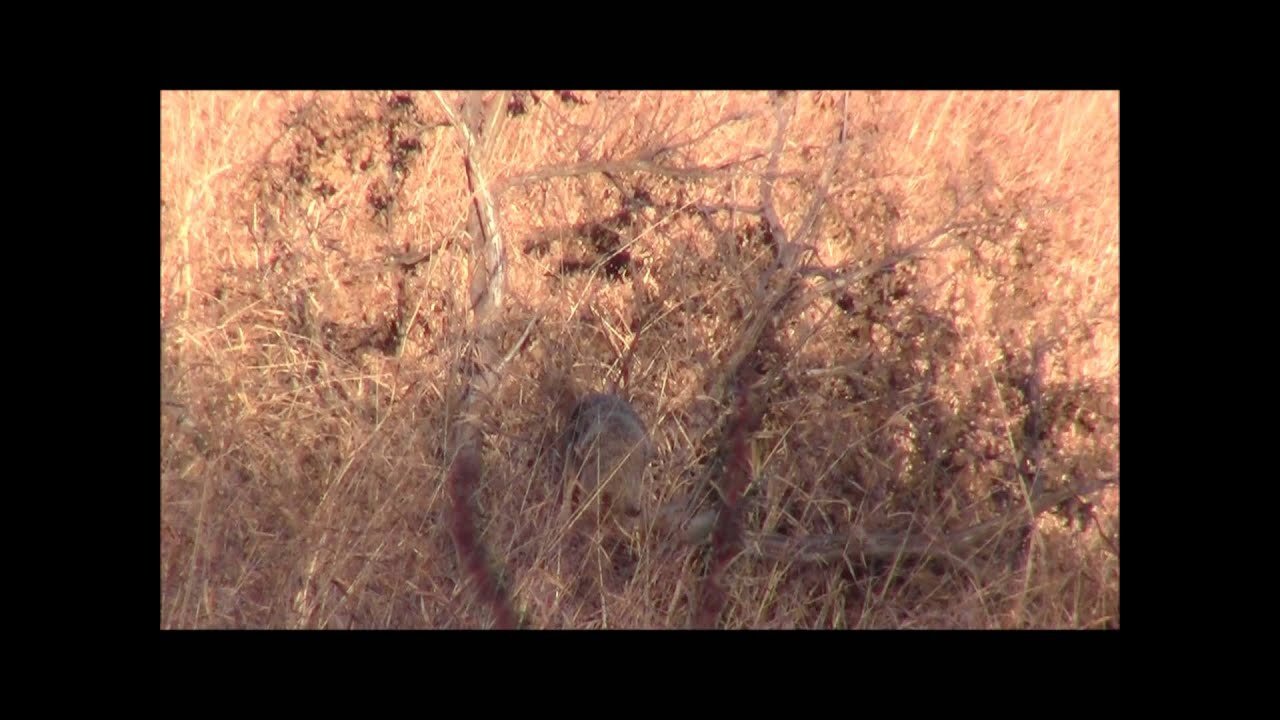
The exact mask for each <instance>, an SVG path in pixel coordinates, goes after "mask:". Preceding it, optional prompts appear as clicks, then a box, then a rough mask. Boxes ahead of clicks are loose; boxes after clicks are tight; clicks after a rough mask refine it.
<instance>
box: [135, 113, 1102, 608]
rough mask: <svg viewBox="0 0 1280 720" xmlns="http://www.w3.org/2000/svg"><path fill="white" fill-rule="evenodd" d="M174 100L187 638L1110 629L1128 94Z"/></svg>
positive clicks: (172, 218) (171, 133)
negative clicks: (587, 406)
mask: <svg viewBox="0 0 1280 720" xmlns="http://www.w3.org/2000/svg"><path fill="white" fill-rule="evenodd" d="M161 112H162V116H161V121H162V138H161V140H162V166H161V179H162V184H161V188H162V197H161V201H162V203H161V233H162V235H161V252H162V262H161V329H162V383H161V384H162V397H161V507H162V513H161V542H160V551H161V557H160V572H161V625H162V627H202V628H210V627H289V628H345V627H361V628H417V627H431V628H450V627H516V626H523V627H536V628H560V627H566V628H604V627H610V628H612V627H649V628H674V627H690V626H706V627H712V626H714V627H731V628H740V627H746V628H783V627H804V628H885V627H890V628H930V627H977V628H1016V627H1062V628H1105V627H1118V626H1119V482H1118V478H1119V272H1118V270H1119V268H1118V262H1119V261H1118V247H1119V227H1118V222H1119V221H1118V203H1119V198H1118V172H1119V171H1118V143H1119V128H1118V95H1117V94H1116V93H781V94H776V93H609V92H572V93H569V92H563V91H562V92H533V93H530V92H516V93H438V94H437V93H422V92H394V93H319V94H315V93H247V94H245V93H168V94H165V95H164V96H163V97H162V110H161ZM563 382H569V383H571V384H573V385H574V386H576V387H580V388H582V389H584V390H588V391H593V390H605V389H609V388H619V389H620V391H621V392H624V393H625V394H626V396H627V397H628V398H629V399H630V401H631V403H632V405H634V406H635V407H636V409H637V410H638V411H639V412H640V414H641V415H642V416H643V419H644V422H645V424H646V425H647V426H648V428H649V430H650V433H651V435H652V440H653V442H654V446H655V449H656V453H655V454H656V458H655V460H654V461H653V463H652V464H651V466H650V471H649V474H648V476H647V479H646V482H645V485H644V490H643V498H644V499H645V501H646V503H645V504H646V506H647V507H648V508H650V509H651V512H647V513H645V515H644V516H643V517H644V522H643V523H641V525H640V527H639V528H638V529H636V530H635V531H634V532H632V533H631V534H630V535H629V536H627V537H621V538H619V537H616V536H609V535H606V534H603V533H600V532H594V533H576V532H569V531H568V530H569V529H568V528H566V527H564V524H563V523H562V522H561V518H560V504H559V497H558V496H559V493H560V488H559V487H557V480H558V478H560V477H561V463H562V462H563V458H562V457H560V453H559V452H558V450H557V444H556V441H555V439H556V437H558V435H559V433H560V432H561V431H562V430H563V429H564V427H565V423H566V422H567V421H568V417H567V416H566V413H565V411H564V407H565V406H566V403H565V400H564V398H563V397H561V396H560V393H559V391H558V390H557V384H558V383H563Z"/></svg>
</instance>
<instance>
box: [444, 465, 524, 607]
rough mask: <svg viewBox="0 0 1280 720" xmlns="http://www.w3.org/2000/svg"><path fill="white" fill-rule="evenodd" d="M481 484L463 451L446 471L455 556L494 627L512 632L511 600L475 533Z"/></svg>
mask: <svg viewBox="0 0 1280 720" xmlns="http://www.w3.org/2000/svg"><path fill="white" fill-rule="evenodd" d="M479 482H480V458H479V457H477V455H476V452H475V449H474V448H472V447H464V448H463V449H462V450H461V451H460V452H459V453H458V456H457V457H456V458H454V461H453V466H452V467H450V468H449V496H450V499H451V500H452V513H451V517H450V523H449V525H450V529H451V531H452V534H453V544H454V548H455V549H456V550H457V552H458V564H459V565H460V566H461V567H462V569H463V570H464V571H465V575H466V577H468V578H470V580H471V583H472V584H473V585H474V586H475V589H476V594H477V595H478V596H479V597H480V601H481V602H482V603H484V604H485V605H487V606H488V607H489V609H490V610H491V611H492V612H493V617H494V620H495V622H496V623H497V627H498V628H499V629H503V630H513V629H515V628H516V627H517V626H518V623H517V621H516V614H515V611H514V610H512V608H511V599H510V598H508V597H507V595H506V593H505V592H503V590H502V587H501V585H499V583H498V579H497V578H496V577H494V573H493V570H492V568H491V567H490V566H489V561H488V558H487V557H486V556H485V552H484V548H483V547H482V546H481V544H480V536H479V532H478V531H477V530H476V522H475V511H474V509H473V508H472V506H471V496H472V494H473V493H474V492H475V488H476V486H477V485H478V484H479Z"/></svg>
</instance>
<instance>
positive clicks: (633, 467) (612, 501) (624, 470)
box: [565, 393, 654, 526]
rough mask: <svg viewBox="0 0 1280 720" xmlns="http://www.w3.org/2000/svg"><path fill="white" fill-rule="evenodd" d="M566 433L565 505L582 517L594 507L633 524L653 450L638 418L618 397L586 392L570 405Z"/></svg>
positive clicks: (627, 523) (639, 505)
mask: <svg viewBox="0 0 1280 720" xmlns="http://www.w3.org/2000/svg"><path fill="white" fill-rule="evenodd" d="M567 433H568V438H567V440H568V442H567V445H566V453H565V455H566V457H565V459H566V462H565V474H566V485H565V501H566V504H565V507H566V509H567V510H569V509H572V511H573V512H574V513H575V515H577V516H578V517H579V518H584V519H585V516H594V515H595V514H596V513H595V512H593V511H595V510H599V516H600V517H602V518H604V517H607V518H609V519H612V520H613V521H615V522H616V523H618V524H619V525H622V526H626V525H629V524H630V523H631V522H634V520H635V518H636V517H637V516H638V515H640V513H641V511H642V504H641V502H642V497H643V495H642V493H643V483H644V474H645V468H646V467H647V466H648V464H649V460H650V458H652V457H653V452H654V450H653V443H652V441H651V440H650V439H649V433H648V430H647V429H646V428H645V425H644V421H642V420H641V419H640V416H639V415H637V414H636V411H635V410H634V409H633V408H632V407H631V405H630V404H629V403H628V402H627V401H626V400H623V399H622V398H621V397H618V396H617V395H612V394H606V393H592V394H588V395H584V396H583V397H582V398H580V399H579V400H578V401H577V403H576V404H575V405H574V407H573V411H572V413H571V414H570V419H569V427H568V429H567Z"/></svg>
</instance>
